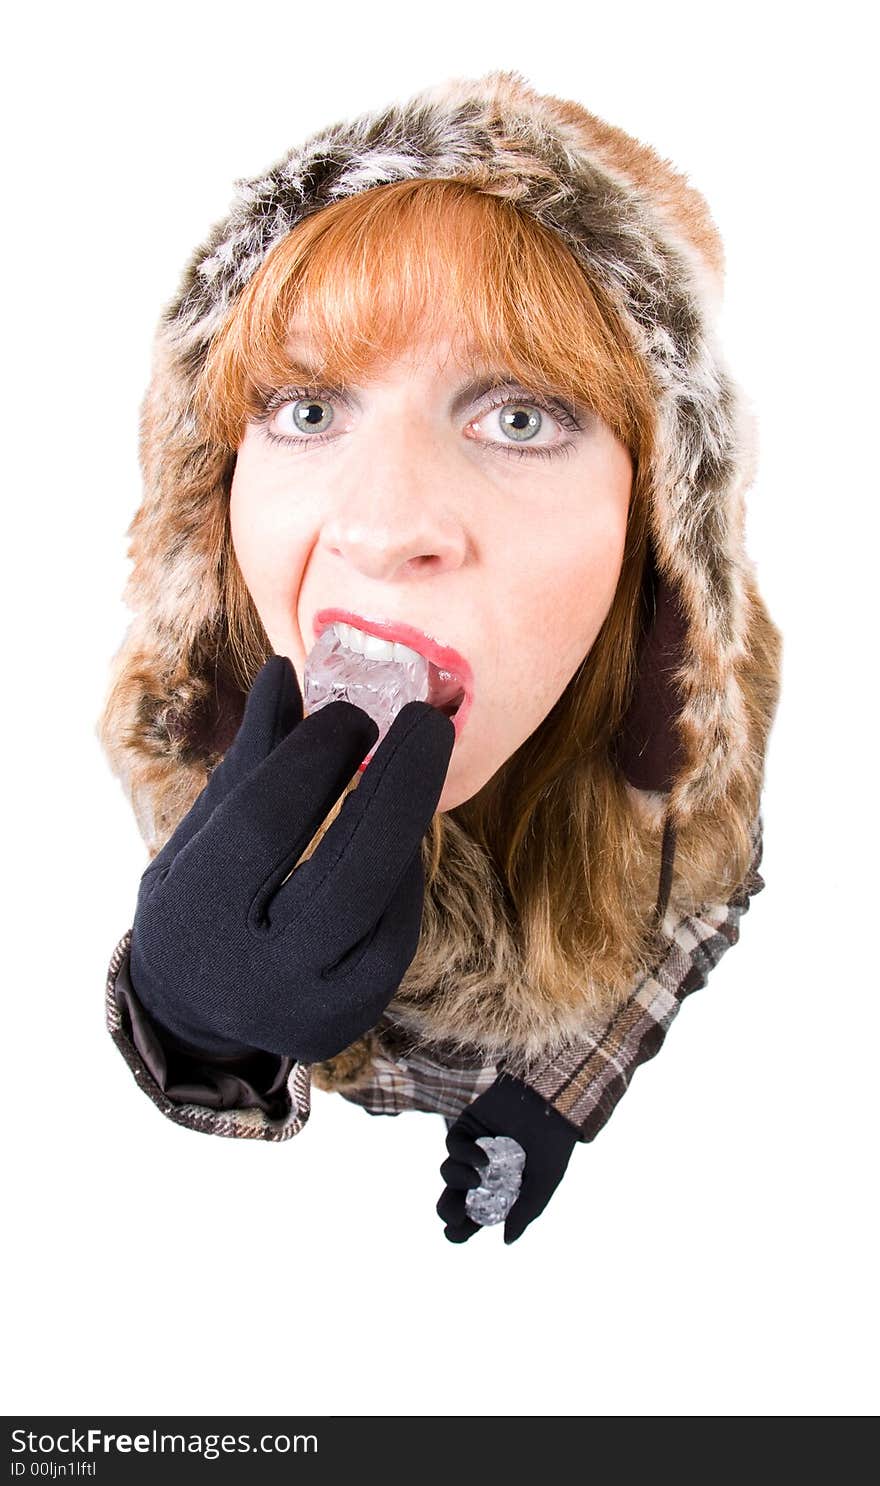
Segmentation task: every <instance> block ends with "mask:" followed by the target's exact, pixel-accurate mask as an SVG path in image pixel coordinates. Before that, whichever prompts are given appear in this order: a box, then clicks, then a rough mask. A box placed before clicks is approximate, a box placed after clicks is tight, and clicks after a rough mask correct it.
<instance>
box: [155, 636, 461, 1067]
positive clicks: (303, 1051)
mask: <svg viewBox="0 0 880 1486" xmlns="http://www.w3.org/2000/svg"><path fill="white" fill-rule="evenodd" d="M378 735H379V729H378V727H377V725H376V723H375V722H374V721H373V720H372V718H371V717H369V716H368V715H367V713H366V712H364V711H363V710H362V709H361V708H359V707H355V706H354V705H353V704H352V703H351V702H344V701H339V702H332V703H330V704H329V705H328V706H326V707H323V708H321V710H320V711H318V712H315V713H313V714H311V715H310V716H309V717H306V718H304V717H303V703H302V695H301V692H300V689H299V682H298V680H297V677H296V672H295V671H294V669H293V666H292V664H291V662H290V661H289V660H288V659H287V657H286V656H281V655H273V656H272V657H271V658H270V659H269V660H268V661H267V662H266V664H265V665H264V666H263V668H262V670H261V671H260V672H259V675H258V676H257V677H256V680H255V681H254V684H253V686H252V688H251V691H250V694H249V696H248V699H247V703H246V706H245V712H244V717H243V720H242V723H241V726H240V728H239V731H238V733H237V735H236V737H235V739H234V741H233V743H232V745H231V746H230V748H229V749H228V750H227V752H226V754H225V756H224V758H223V759H222V760H221V762H220V763H219V764H218V765H217V767H216V769H215V770H214V772H213V774H212V775H211V778H210V779H209V781H208V783H207V785H206V787H205V789H204V790H203V791H202V793H201V795H200V796H199V798H198V799H197V800H196V802H195V804H194V805H193V807H192V809H191V810H190V811H189V813H188V814H187V815H186V817H185V818H184V819H183V820H182V821H181V822H180V824H179V825H178V827H177V829H176V831H175V832H174V834H173V835H172V837H171V838H170V840H169V841H168V842H167V843H166V845H165V846H164V847H163V848H162V850H161V851H160V852H159V853H158V855H157V856H156V857H155V858H154V860H153V861H152V862H151V863H150V865H149V867H148V868H147V870H146V872H145V873H144V875H143V877H142V879H141V885H140V891H139V893H138V902H137V910H136V913H135V918H134V923H133V925H132V933H131V957H130V976H131V982H132V985H133V988H134V990H135V992H136V994H137V996H138V998H139V1000H140V1001H141V1003H142V1004H143V1006H144V1007H145V1008H146V1010H147V1012H148V1013H149V1015H150V1016H151V1017H155V1019H156V1021H157V1023H158V1024H159V1026H160V1027H164V1028H166V1029H167V1030H168V1031H170V1032H171V1034H172V1035H173V1036H174V1037H175V1038H176V1039H177V1040H178V1042H179V1043H181V1044H182V1045H183V1046H184V1047H185V1048H188V1049H191V1050H192V1051H193V1052H194V1053H201V1054H206V1055H210V1054H212V1053H214V1054H219V1055H221V1056H234V1055H236V1054H245V1053H247V1052H250V1051H253V1050H254V1049H263V1050H265V1051H268V1052H272V1053H276V1054H282V1055H288V1056H292V1057H294V1058H295V1059H297V1060H299V1061H302V1062H309V1063H311V1062H318V1061H321V1060H322V1059H324V1058H330V1057H332V1056H334V1055H335V1054H336V1053H338V1052H340V1051H341V1050H342V1049H343V1048H344V1047H347V1046H348V1045H349V1044H350V1043H352V1042H355V1041H356V1040H357V1038H358V1037H360V1036H362V1035H363V1033H364V1032H366V1031H367V1030H368V1029H369V1028H370V1027H372V1026H373V1025H374V1024H375V1023H376V1022H377V1021H378V1019H379V1017H380V1016H381V1015H382V1012H383V1011H384V1009H385V1007H386V1005H387V1004H388V1002H389V1001H390V1000H391V997H392V996H393V995H394V993H395V991H396V990H397V988H398V986H399V985H400V982H401V980H402V979H403V976H404V974H405V972H406V969H407V967H408V966H409V964H410V962H411V960H412V959H413V956H414V955H415V952H416V949H417V947H418V942H419V935H420V932H421V920H422V907H423V901H424V878H423V873H422V864H421V841H422V837H423V836H424V833H425V831H426V830H427V828H428V826H429V824H430V821H431V818H432V816H433V814H434V811H435V809H436V806H437V801H438V799H439V797H440V794H441V792H442V789H443V782H444V780H445V778H446V772H447V769H448V765H449V759H450V756H451V753H452V748H453V744H454V742H455V728H454V726H453V724H452V722H451V720H450V719H449V718H448V717H446V716H444V714H443V713H442V712H440V711H438V709H437V708H435V707H431V706H430V705H429V704H428V703H427V702H409V703H408V704H406V705H405V706H404V707H402V708H401V710H400V712H399V713H398V715H397V716H396V718H395V719H394V722H393V723H392V725H391V727H390V728H389V730H388V734H387V736H386V737H385V738H384V739H383V741H382V744H381V746H380V747H379V748H378V749H377V751H376V753H375V755H374V756H373V758H372V759H371V760H370V762H369V764H368V765H367V768H366V770H365V771H364V774H363V776H362V778H361V779H360V781H359V783H358V787H357V789H356V790H355V791H354V792H353V793H352V794H351V795H350V796H349V797H348V798H347V799H346V801H345V804H344V805H343V807H342V809H341V811H340V813H339V816H338V818H337V819H336V820H335V821H334V822H333V824H332V825H331V826H330V827H329V829H328V830H327V832H326V833H325V835H324V837H323V838H322V840H321V842H320V843H319V845H318V847H317V848H316V850H315V851H314V852H313V854H312V856H311V857H310V858H309V860H308V861H306V862H303V863H302V864H301V865H300V866H298V867H297V868H296V871H295V872H292V875H290V876H289V879H288V880H287V881H285V878H287V877H288V874H290V873H291V869H292V868H293V866H294V864H295V863H296V862H297V861H298V859H299V857H300V856H301V855H302V853H303V851H304V850H305V848H306V846H307V845H308V844H309V842H310V841H311V839H312V837H313V836H314V835H315V833H316V831H317V830H318V828H319V826H320V825H321V823H322V821H323V820H324V819H325V818H326V816H327V815H328V813H329V811H330V809H331V807H332V806H333V804H334V803H335V801H337V800H338V799H339V797H340V795H341V794H342V793H343V791H344V789H345V786H346V785H347V784H348V782H349V780H350V779H351V777H352V775H353V774H354V773H355V770H356V769H357V767H358V765H359V764H360V763H361V761H362V760H363V759H364V758H365V757H366V755H367V754H368V752H369V750H370V748H371V747H372V745H373V744H374V743H375V741H376V738H377V737H378Z"/></svg>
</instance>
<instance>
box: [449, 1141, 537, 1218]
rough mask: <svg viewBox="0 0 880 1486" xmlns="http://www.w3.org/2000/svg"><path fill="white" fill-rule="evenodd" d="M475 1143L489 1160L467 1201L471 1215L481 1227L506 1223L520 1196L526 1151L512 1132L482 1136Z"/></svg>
mask: <svg viewBox="0 0 880 1486" xmlns="http://www.w3.org/2000/svg"><path fill="white" fill-rule="evenodd" d="M476 1144H477V1145H478V1146H479V1147H480V1149H481V1150H483V1151H485V1152H486V1155H487V1156H488V1157H489V1163H488V1165H487V1166H486V1167H485V1168H484V1170H483V1174H482V1176H481V1178H480V1185H479V1186H478V1187H471V1189H470V1191H469V1192H468V1194H467V1196H466V1197H465V1200H464V1210H465V1212H466V1213H467V1215H468V1217H469V1218H472V1219H473V1221H474V1222H475V1223H479V1224H480V1226H481V1227H483V1228H488V1227H490V1226H491V1225H493V1224H495V1223H503V1222H504V1219H505V1218H506V1217H507V1214H508V1213H509V1212H510V1209H511V1208H512V1207H513V1204H514V1203H515V1202H516V1199H517V1197H518V1196H519V1189H520V1186H521V1184H522V1174H523V1167H524V1166H525V1164H526V1153H525V1151H524V1150H523V1148H522V1146H521V1145H520V1143H519V1141H518V1140H513V1139H512V1138H511V1137H510V1136H509V1135H479V1136H478V1137H477V1141H476Z"/></svg>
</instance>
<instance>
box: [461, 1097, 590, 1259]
mask: <svg viewBox="0 0 880 1486" xmlns="http://www.w3.org/2000/svg"><path fill="white" fill-rule="evenodd" d="M481 1135H510V1136H512V1137H513V1139H514V1140H517V1141H519V1143H520V1145H521V1146H522V1148H523V1150H524V1151H525V1153H526V1164H525V1169H524V1171H523V1177H522V1186H521V1187H520V1191H519V1196H518V1197H517V1199H516V1201H515V1202H514V1204H513V1207H512V1208H511V1209H510V1212H509V1213H508V1214H507V1217H506V1218H505V1220H504V1242H505V1243H506V1244H510V1243H515V1242H516V1240H517V1239H518V1238H519V1237H520V1236H521V1234H522V1233H524V1231H525V1230H526V1228H527V1227H528V1226H529V1224H530V1223H531V1222H532V1220H533V1219H534V1218H537V1217H539V1216H540V1214H541V1213H542V1212H543V1211H544V1208H545V1207H546V1206H547V1203H548V1202H549V1201H550V1198H551V1197H552V1196H553V1193H554V1192H555V1191H556V1188H557V1187H558V1186H559V1183H560V1182H561V1181H562V1178H563V1176H564V1174H565V1168H566V1167H567V1165H568V1162H569V1157H570V1156H571V1153H572V1151H573V1150H574V1148H575V1145H576V1144H577V1141H578V1138H579V1137H578V1132H577V1130H576V1129H575V1127H574V1125H570V1124H569V1123H568V1120H567V1119H566V1118H565V1116H564V1115H561V1114H559V1112H558V1111H557V1110H555V1109H554V1108H553V1106H552V1105H551V1104H548V1103H547V1101H546V1099H542V1098H541V1096H540V1094H536V1093H535V1091H534V1089H530V1088H529V1087H528V1085H527V1084H524V1083H521V1082H520V1080H519V1079H517V1078H512V1077H511V1076H510V1075H509V1074H506V1073H501V1074H499V1076H498V1078H496V1080H495V1082H494V1084H492V1086H491V1087H490V1088H488V1089H487V1090H486V1092H485V1093H484V1094H480V1096H479V1098H477V1099H475V1100H474V1102H473V1104H469V1105H468V1106H467V1108H466V1109H463V1110H462V1112H461V1114H460V1115H459V1116H458V1119H457V1120H456V1121H455V1123H454V1124H453V1125H452V1126H451V1127H450V1129H449V1130H448V1131H447V1134H446V1148H447V1150H448V1151H449V1158H448V1160H446V1161H444V1162H443V1165H442V1166H441V1167H440V1175H441V1176H442V1178H443V1180H444V1181H445V1182H446V1190H445V1191H444V1193H443V1195H442V1197H441V1198H440V1201H439V1202H438V1203H437V1213H438V1215H439V1216H440V1217H441V1218H442V1219H443V1221H444V1223H445V1224H446V1225H447V1226H446V1227H445V1228H444V1230H443V1232H444V1233H445V1235H446V1237H447V1238H448V1239H449V1241H450V1243H465V1242H466V1240H467V1239H469V1238H470V1237H471V1235H472V1234H474V1233H477V1232H478V1231H479V1228H480V1224H479V1223H475V1222H474V1221H473V1219H472V1218H470V1217H469V1216H468V1214H467V1212H466V1210H465V1197H466V1195H467V1192H468V1190H469V1189H470V1188H471V1187H478V1186H479V1185H480V1176H479V1172H480V1171H482V1170H483V1168H484V1167H485V1165H486V1163H487V1161H488V1159H489V1158H488V1156H487V1155H486V1152H485V1151H484V1150H482V1148H481V1147H480V1146H478V1145H477V1144H476V1140H477V1137H478V1136H481Z"/></svg>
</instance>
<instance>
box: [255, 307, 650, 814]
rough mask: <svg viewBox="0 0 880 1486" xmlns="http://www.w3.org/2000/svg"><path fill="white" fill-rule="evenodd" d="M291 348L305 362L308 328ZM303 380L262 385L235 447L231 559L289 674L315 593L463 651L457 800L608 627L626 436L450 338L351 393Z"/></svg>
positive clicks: (330, 604) (308, 633) (529, 728)
mask: <svg viewBox="0 0 880 1486" xmlns="http://www.w3.org/2000/svg"><path fill="white" fill-rule="evenodd" d="M290 349H291V351H292V352H293V353H294V354H295V355H296V358H297V361H298V362H300V363H306V364H308V365H313V364H314V362H313V360H312V359H311V358H310V356H309V350H310V348H309V344H308V340H307V339H306V338H305V336H304V335H302V334H300V335H298V336H296V337H295V338H294V339H292V340H291V343H290ZM481 371H483V372H484V373H485V375H484V376H483V377H482V381H483V383H484V384H487V385H485V386H484V387H483V389H482V390H480V389H479V388H476V387H474V385H473V383H474V381H475V380H480V372H481ZM469 384H470V385H469ZM304 390H305V391H306V393H307V395H306V396H304V397H298V396H297V394H298V393H299V391H300V389H298V388H297V389H284V391H283V393H281V394H278V395H276V397H275V398H273V399H270V407H269V410H268V412H267V414H266V415H265V417H264V418H262V419H261V420H260V421H259V422H256V421H255V422H252V423H250V424H249V425H248V427H247V429H246V432H245V435H244V438H243V439H242V442H241V444H240V446H239V449H238V458H237V463H236V467H235V474H234V477H233V482H232V497H231V525H232V540H233V545H234V547H235V552H236V556H237V559H238V562H239V565H240V567H241V572H242V575H243V577H244V580H245V583H246V584H247V587H248V590H249V592H250V595H251V597H252V599H253V602H254V604H255V605H256V608H257V612H258V613H259V616H260V619H261V621H262V623H263V626H264V628H265V630H266V633H267V635H268V637H269V640H270V641H271V643H272V646H273V649H274V650H275V652H276V654H279V655H286V656H288V657H289V658H290V660H291V661H292V663H293V666H294V669H295V670H296V674H297V677H298V679H299V683H300V687H302V686H303V684H304V682H303V671H304V666H305V660H306V656H307V655H308V653H309V651H310V650H311V649H312V646H313V645H314V643H315V629H314V620H315V616H316V615H318V614H319V612H320V611H321V610H325V609H337V608H338V609H343V610H345V611H346V612H348V613H350V614H352V615H353V616H357V618H359V619H361V620H363V621H364V623H365V625H367V626H368V627H369V622H373V624H376V622H377V621H378V622H380V623H381V622H385V623H390V624H392V625H393V624H396V623H401V624H405V625H409V626H412V627H413V628H414V629H415V630H417V631H419V632H420V633H421V634H424V635H427V636H429V637H430V638H432V639H433V640H435V641H437V642H438V643H439V644H440V645H444V646H451V647H453V648H454V649H455V650H456V651H457V652H458V653H459V655H460V656H462V657H464V660H465V661H466V663H467V665H468V666H469V669H470V679H471V680H472V695H470V696H469V697H468V698H467V700H466V701H465V703H464V705H463V706H462V707H461V708H460V710H459V713H458V714H457V716H456V718H455V727H456V740H455V746H454V749H453V752H452V757H451V759H450V763H449V769H448V772H447V776H446V781H445V784H444V786H443V791H442V794H441V796H440V799H439V802H438V806H437V808H438V810H441V811H443V810H451V809H453V808H454V807H455V806H456V805H460V804H462V803H463V802H464V801H465V800H468V799H470V798H471V797H472V796H473V795H475V794H476V793H477V792H478V791H479V790H480V789H481V788H482V786H483V785H484V784H485V783H486V782H487V781H488V780H489V779H491V777H492V775H493V774H495V772H496V771H497V770H498V769H499V768H500V767H501V765H502V764H503V763H505V761H506V760H507V759H508V758H510V756H511V755H512V754H513V753H514V752H515V751H516V749H517V748H518V747H519V746H520V744H521V743H523V742H524V741H525V739H526V738H528V737H529V736H530V735H531V734H532V733H533V732H534V731H535V729H536V728H537V727H538V726H539V725H540V724H541V722H542V721H543V720H544V718H545V717H546V716H547V714H548V713H549V712H550V710H551V708H552V707H553V706H554V704H555V703H556V701H557V700H558V699H559V697H560V696H561V695H562V693H563V691H564V690H565V687H566V686H567V684H568V682H569V681H570V680H571V678H572V676H573V675H574V673H575V671H576V670H577V668H578V666H579V665H580V663H581V661H582V660H583V659H584V657H585V656H586V655H587V653H588V652H589V650H590V648H591V647H592V645H593V642H594V641H595V639H596V636H597V635H598V633H599V630H600V629H601V626H602V623H603V621H604V619H605V616H606V615H607V613H608V610H609V609H610V607H611V603H612V600H613V597H614V592H615V588H616V585H617V580H618V577H619V575H620V570H621V566H622V561H623V550H624V540H625V535H626V523H627V511H628V507H629V499H630V491H631V484H632V464H631V460H630V457H629V453H628V451H627V450H626V448H625V447H624V445H623V444H622V443H621V442H620V441H619V440H618V439H617V438H616V437H615V436H614V435H613V434H612V432H611V431H610V429H609V428H608V427H607V425H606V424H604V423H603V422H602V421H601V420H600V419H599V418H598V417H597V415H596V414H594V413H592V412H590V411H589V410H587V409H578V408H573V409H571V410H568V409H566V407H565V406H564V405H562V404H561V405H560V406H558V407H556V406H554V404H553V402H552V401H550V402H547V401H545V399H544V398H541V397H539V395H538V394H536V393H534V392H530V390H529V388H527V387H517V386H516V385H515V384H509V385H507V384H501V383H499V380H498V378H497V376H493V375H489V374H488V372H486V369H485V368H481V367H480V366H478V365H475V364H474V362H473V361H470V360H462V359H459V353H458V352H457V351H456V350H455V349H454V344H453V342H451V341H442V342H438V341H432V342H430V343H423V344H422V345H420V346H418V347H416V346H414V347H412V348H411V350H410V351H409V352H408V353H407V355H406V356H405V357H402V358H401V359H399V360H398V361H396V362H394V363H393V364H392V365H391V366H390V367H386V368H383V370H382V373H381V376H378V377H376V378H375V379H370V380H366V381H365V383H364V385H362V386H357V387H349V388H348V389H347V390H346V392H345V393H344V394H343V393H340V392H338V391H334V390H333V389H330V388H322V387H319V386H310V387H308V388H307V389H304ZM502 403H503V404H506V406H499V404H502ZM572 412H574V414H575V418H574V419H573V418H572V416H571V413H572ZM575 419H576V421H577V423H578V424H579V425H580V427H576V426H575ZM272 436H274V437H272ZM276 440H277V441H276ZM285 440H289V442H284V441H285ZM295 441H298V442H295ZM357 618H356V619H355V620H354V622H355V623H356V622H357ZM377 632H378V625H377ZM416 648H418V647H417V646H416ZM368 767H369V765H368Z"/></svg>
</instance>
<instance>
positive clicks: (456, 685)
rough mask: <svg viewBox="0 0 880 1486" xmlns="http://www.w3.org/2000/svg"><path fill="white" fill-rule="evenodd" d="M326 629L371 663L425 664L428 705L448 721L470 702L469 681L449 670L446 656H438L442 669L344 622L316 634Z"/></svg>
mask: <svg viewBox="0 0 880 1486" xmlns="http://www.w3.org/2000/svg"><path fill="white" fill-rule="evenodd" d="M325 628H331V629H332V630H333V632H334V634H335V636H336V639H337V641H338V643H339V644H340V645H342V646H343V648H344V649H345V650H346V651H349V652H351V653H353V655H355V656H358V655H361V656H363V657H364V659H365V660H367V661H383V662H385V661H392V660H393V661H397V662H399V663H401V664H403V665H405V664H407V663H408V662H409V663H412V662H413V661H416V660H418V661H419V662H420V663H422V664H424V663H427V667H428V696H427V701H428V702H429V704H430V705H431V706H432V707H436V708H437V710H438V712H442V713H443V715H444V716H445V717H449V718H454V717H455V716H456V714H457V713H458V711H459V710H460V708H461V707H462V705H463V703H464V702H465V701H466V700H467V696H468V688H467V684H466V681H465V678H464V677H463V676H460V675H458V674H457V672H456V671H454V670H453V669H452V668H451V667H450V666H449V664H448V663H447V656H446V655H445V654H444V655H443V656H441V655H439V654H438V656H437V661H440V662H441V664H439V665H438V664H437V662H436V661H434V660H432V659H431V657H430V655H426V654H425V653H424V652H423V651H422V650H421V649H419V650H415V649H414V648H413V647H412V646H410V645H407V644H405V643H402V642H401V641H399V640H393V641H392V640H390V639H386V638H384V637H383V636H381V635H376V634H372V633H370V632H369V631H367V630H362V629H361V628H360V627H359V626H357V625H353V624H347V623H345V622H344V621H340V620H336V621H334V622H332V623H331V624H330V625H329V626H326V625H316V631H317V632H319V633H323V631H324V629H325ZM435 648H436V647H435Z"/></svg>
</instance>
